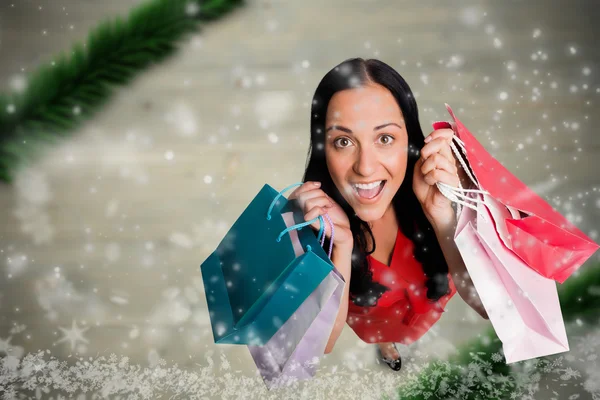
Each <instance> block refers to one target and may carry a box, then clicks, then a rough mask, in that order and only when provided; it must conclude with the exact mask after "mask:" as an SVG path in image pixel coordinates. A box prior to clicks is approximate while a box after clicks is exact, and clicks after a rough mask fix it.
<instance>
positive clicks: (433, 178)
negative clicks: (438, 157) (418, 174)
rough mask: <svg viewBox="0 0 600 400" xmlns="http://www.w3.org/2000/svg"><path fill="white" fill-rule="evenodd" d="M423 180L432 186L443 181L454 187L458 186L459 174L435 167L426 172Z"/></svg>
mask: <svg viewBox="0 0 600 400" xmlns="http://www.w3.org/2000/svg"><path fill="white" fill-rule="evenodd" d="M423 180H424V181H425V182H426V183H427V184H428V185H432V186H433V185H435V184H436V183H438V182H442V183H445V184H447V185H450V186H453V187H458V175H456V174H451V173H449V172H447V171H444V170H442V169H434V170H432V171H430V172H429V173H428V174H426V175H425V176H424V177H423Z"/></svg>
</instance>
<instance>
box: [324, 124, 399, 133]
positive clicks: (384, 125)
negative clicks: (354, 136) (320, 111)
mask: <svg viewBox="0 0 600 400" xmlns="http://www.w3.org/2000/svg"><path fill="white" fill-rule="evenodd" d="M390 125H396V126H397V127H398V128H400V129H402V127H401V126H400V125H398V124H397V123H395V122H389V123H387V124H383V125H379V126H376V127H375V128H373V131H376V130H379V129H383V128H385V127H386V126H390ZM332 129H337V130H340V131H342V132H346V133H353V132H352V131H351V130H350V129H349V128H346V127H345V126H341V125H331V126H330V127H329V128H327V129H326V130H325V133H327V132H329V131H330V130H332Z"/></svg>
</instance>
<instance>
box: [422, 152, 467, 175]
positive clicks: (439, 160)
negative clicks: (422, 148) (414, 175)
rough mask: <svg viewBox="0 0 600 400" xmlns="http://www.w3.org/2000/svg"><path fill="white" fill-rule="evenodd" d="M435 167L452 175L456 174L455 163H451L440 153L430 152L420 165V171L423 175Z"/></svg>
mask: <svg viewBox="0 0 600 400" xmlns="http://www.w3.org/2000/svg"><path fill="white" fill-rule="evenodd" d="M436 169H438V170H442V171H446V172H448V173H449V174H452V175H456V174H458V168H457V167H456V165H455V164H453V163H451V162H450V161H449V160H448V159H447V158H446V157H444V156H443V155H441V154H440V153H434V154H432V155H431V156H429V158H427V159H426V160H425V162H424V163H423V164H422V165H421V172H422V173H423V175H427V174H428V173H430V172H431V171H433V170H436Z"/></svg>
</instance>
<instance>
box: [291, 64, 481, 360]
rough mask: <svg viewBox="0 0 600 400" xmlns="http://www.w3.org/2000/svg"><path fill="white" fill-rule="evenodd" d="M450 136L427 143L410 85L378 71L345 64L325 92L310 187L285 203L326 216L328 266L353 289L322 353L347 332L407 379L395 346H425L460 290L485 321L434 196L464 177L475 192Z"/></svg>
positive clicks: (446, 215)
mask: <svg viewBox="0 0 600 400" xmlns="http://www.w3.org/2000/svg"><path fill="white" fill-rule="evenodd" d="M452 135H453V132H452V130H450V129H438V130H435V131H434V132H432V133H431V134H430V135H429V136H428V138H427V140H424V139H425V138H424V136H423V132H422V130H421V127H420V126H419V117H418V111H417V104H416V102H415V99H414V97H413V95H412V92H411V90H410V88H409V86H408V84H407V83H406V82H405V81H404V79H403V78H402V77H401V76H400V75H399V74H398V73H397V72H396V71H395V70H394V69H393V68H391V67H390V66H388V65H387V64H385V63H383V62H381V61H379V60H374V59H370V60H366V61H365V60H363V59H362V58H354V59H349V60H346V61H344V62H342V63H341V64H340V65H338V66H336V67H335V68H333V69H332V70H331V71H329V72H328V73H327V74H326V75H325V77H324V78H323V79H322V80H321V82H320V83H319V86H318V87H317V90H316V92H315V95H314V98H313V102H312V110H311V141H310V148H309V154H308V163H307V167H306V171H305V174H304V178H303V182H304V184H303V185H302V186H300V187H299V188H297V189H296V190H295V191H294V192H293V193H292V194H291V195H290V196H289V198H290V199H295V200H296V201H297V202H298V204H299V206H300V207H301V208H302V210H303V212H304V217H305V220H307V221H308V220H310V219H313V218H315V217H317V216H318V215H323V214H325V213H328V214H329V216H330V218H331V220H332V222H333V223H334V228H335V234H334V243H333V253H332V261H333V263H334V265H335V266H336V268H337V269H338V271H339V272H340V273H341V274H342V275H343V276H344V278H345V280H346V282H350V284H349V285H348V284H347V285H346V288H345V292H344V297H343V299H342V305H341V307H340V310H339V313H338V316H337V320H336V322H335V325H334V328H333V330H332V333H331V337H330V339H329V342H328V344H327V347H326V350H325V353H329V352H331V350H332V348H333V346H334V343H335V341H336V340H337V338H338V337H339V335H340V333H341V331H342V328H343V325H344V322H346V321H347V322H348V325H349V326H350V327H351V328H352V329H353V330H354V331H355V333H356V334H357V335H358V336H359V337H360V338H361V339H362V340H363V341H365V342H367V343H377V344H378V346H379V352H380V354H381V356H382V358H383V360H384V361H385V362H386V363H387V364H388V365H389V366H390V367H391V368H392V369H394V370H399V369H400V367H401V360H400V355H399V354H398V352H397V349H396V347H395V345H394V344H393V343H404V344H410V343H412V342H413V341H415V340H417V339H419V338H420V337H421V336H422V335H423V334H424V333H425V332H427V330H428V329H429V328H430V327H431V325H433V324H434V323H435V322H436V321H437V320H438V319H439V318H440V316H441V313H442V312H443V311H444V307H445V305H446V303H447V302H448V300H449V299H450V298H451V297H452V296H453V295H454V293H456V291H457V290H458V293H459V294H460V296H461V297H462V298H463V299H464V300H465V302H467V304H469V305H470V306H471V307H472V308H473V309H475V310H476V311H477V312H478V313H479V314H480V315H481V316H482V317H483V318H486V319H487V314H486V313H485V310H484V308H483V306H482V304H481V302H480V300H479V297H478V296H477V293H476V292H475V291H474V288H473V284H472V282H471V280H470V279H469V277H468V273H467V271H466V268H465V265H464V262H463V261H462V258H461V257H460V253H459V252H458V249H457V248H456V246H455V244H454V241H453V237H454V228H455V223H456V216H455V212H454V210H453V208H452V203H451V202H450V201H449V200H448V199H447V198H446V197H444V196H443V195H442V194H441V193H440V192H439V190H438V188H437V186H436V182H444V183H446V184H449V185H451V186H455V187H456V186H458V182H459V174H460V179H461V183H462V184H463V187H468V185H467V181H468V179H465V177H466V174H465V173H464V171H462V170H461V171H458V170H457V163H456V162H455V160H454V157H453V155H452V151H451V149H450V141H451V140H452V139H451V138H452ZM458 164H459V163H458ZM459 165H460V164H459ZM311 226H312V227H313V228H314V229H318V228H319V225H318V222H316V223H314V224H313V225H311ZM330 236H331V232H330V230H329V229H326V240H327V243H326V245H325V248H328V246H329V243H328V241H329V238H330ZM455 283H456V285H455Z"/></svg>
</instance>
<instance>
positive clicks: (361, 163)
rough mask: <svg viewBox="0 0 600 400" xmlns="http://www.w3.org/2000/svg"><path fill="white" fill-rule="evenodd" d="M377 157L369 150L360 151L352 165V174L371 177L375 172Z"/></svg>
mask: <svg viewBox="0 0 600 400" xmlns="http://www.w3.org/2000/svg"><path fill="white" fill-rule="evenodd" d="M376 164H377V155H376V154H375V153H374V152H373V151H372V150H371V149H364V148H363V149H361V150H360V152H359V153H358V158H357V159H356V162H355V163H354V172H355V173H356V174H358V175H362V176H371V175H372V174H373V173H374V172H375V166H376Z"/></svg>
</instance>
